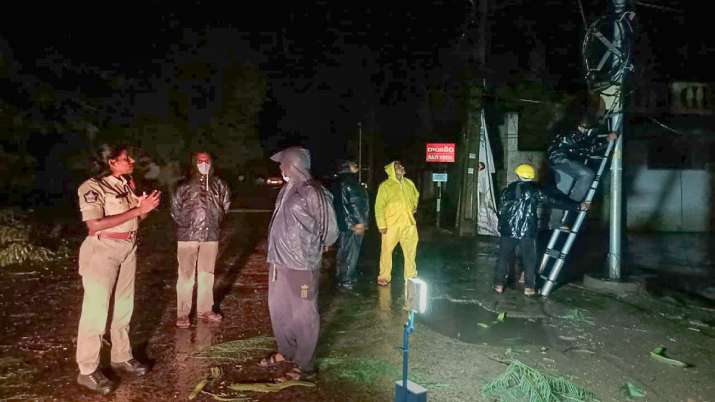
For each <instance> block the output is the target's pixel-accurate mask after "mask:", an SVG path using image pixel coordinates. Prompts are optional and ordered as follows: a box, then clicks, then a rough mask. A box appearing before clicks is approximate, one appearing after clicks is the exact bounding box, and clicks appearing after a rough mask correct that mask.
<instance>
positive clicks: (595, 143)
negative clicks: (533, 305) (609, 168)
mask: <svg viewBox="0 0 715 402" xmlns="http://www.w3.org/2000/svg"><path fill="white" fill-rule="evenodd" d="M599 99H600V98H599ZM601 105H602V104H600V103H599V104H598V106H601ZM577 106H579V111H578V114H577V115H578V116H580V118H579V119H578V123H577V124H576V127H573V126H572V127H571V128H569V127H568V126H566V127H565V128H561V129H560V130H559V131H557V133H556V136H555V137H554V140H553V142H552V144H551V146H549V149H548V151H547V156H548V160H549V163H550V165H551V168H552V169H553V171H554V172H555V175H556V187H557V189H559V191H561V192H563V193H564V194H566V195H568V196H569V197H570V198H571V199H572V200H574V201H576V202H584V203H587V204H590V203H591V201H592V200H593V197H594V195H595V194H596V190H597V189H598V184H599V182H600V180H601V175H602V174H603V172H604V170H605V168H606V165H607V163H608V159H609V156H610V155H611V151H612V149H613V145H614V143H615V142H614V140H615V139H616V138H617V135H616V133H614V132H607V131H606V130H604V129H603V128H602V127H600V126H598V125H597V124H596V123H597V122H598V121H599V120H600V118H599V117H601V116H599V114H600V113H599V112H598V109H601V108H600V107H598V108H597V107H594V106H593V104H592V102H591V99H588V98H587V99H585V100H581V101H579V103H578V104H577ZM562 127H563V126H562ZM594 161H599V162H600V163H599V164H598V168H597V169H596V170H595V171H594V169H593V168H592V167H591V165H592V164H593V162H594ZM586 213H587V211H579V212H578V213H576V214H574V213H573V212H571V213H569V211H563V212H562V213H561V214H560V219H558V217H559V215H558V213H557V211H553V212H552V224H551V226H552V228H553V229H554V232H553V233H552V235H551V238H550V240H549V243H548V245H547V247H546V252H545V253H544V256H543V258H542V260H541V266H540V267H539V273H543V272H544V271H545V270H546V268H547V266H548V265H549V262H550V261H552V260H553V261H554V264H553V266H552V268H551V271H550V273H549V276H548V278H545V279H546V283H545V284H544V286H543V288H542V289H541V294H542V295H543V296H548V294H549V293H550V292H551V290H552V289H553V287H554V285H555V280H556V278H557V277H558V275H559V272H560V271H561V268H562V267H563V264H564V261H565V259H566V256H567V255H568V253H569V251H570V249H571V246H572V245H573V242H574V240H575V239H576V235H577V234H578V232H579V230H580V228H581V225H582V224H583V221H584V219H585V218H586ZM574 215H575V216H574ZM555 217H556V219H557V220H558V221H557V222H558V223H556V224H554V222H555V219H554V218H555ZM562 234H564V235H566V238H565V239H563V237H562V236H561V235H562Z"/></svg>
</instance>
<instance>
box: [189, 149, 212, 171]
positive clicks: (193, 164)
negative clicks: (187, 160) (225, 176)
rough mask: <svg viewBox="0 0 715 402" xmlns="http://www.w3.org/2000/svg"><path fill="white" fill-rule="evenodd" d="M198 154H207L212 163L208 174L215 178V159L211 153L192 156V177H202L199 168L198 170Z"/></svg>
mask: <svg viewBox="0 0 715 402" xmlns="http://www.w3.org/2000/svg"><path fill="white" fill-rule="evenodd" d="M198 154H207V155H208V156H209V157H210V158H211V161H210V163H211V167H210V169H209V173H208V174H207V176H213V174H214V157H213V155H211V154H210V153H208V152H204V151H199V152H194V153H193V154H192V155H191V169H190V170H191V175H192V176H201V172H199V168H198V166H196V165H197V163H198V160H197V156H198Z"/></svg>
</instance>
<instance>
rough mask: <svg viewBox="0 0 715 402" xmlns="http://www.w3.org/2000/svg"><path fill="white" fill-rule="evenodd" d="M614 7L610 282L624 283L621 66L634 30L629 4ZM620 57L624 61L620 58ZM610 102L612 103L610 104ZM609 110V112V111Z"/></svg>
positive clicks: (607, 94) (617, 1)
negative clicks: (621, 280)
mask: <svg viewBox="0 0 715 402" xmlns="http://www.w3.org/2000/svg"><path fill="white" fill-rule="evenodd" d="M611 1H612V6H613V13H612V18H613V22H612V29H613V31H612V32H613V36H612V44H613V47H614V48H615V49H614V52H612V53H613V55H612V59H611V66H612V67H611V71H614V72H615V71H620V74H616V75H615V76H614V77H612V80H611V81H612V82H611V83H612V85H611V86H610V87H609V88H607V89H606V90H604V91H603V92H602V97H603V98H604V100H606V105H607V108H608V106H609V103H610V106H611V107H610V108H608V109H611V110H612V112H611V115H610V122H609V123H610V128H611V130H613V131H615V132H616V133H617V134H618V139H617V140H616V145H615V148H614V150H613V157H612V159H611V193H610V230H609V247H608V278H609V279H611V280H619V279H621V255H622V247H621V245H622V242H623V239H622V237H623V123H624V122H625V119H624V116H623V92H624V91H623V85H624V83H625V75H626V70H627V69H628V68H629V67H630V66H623V67H625V68H619V66H618V64H619V63H630V57H629V56H628V55H626V53H627V52H629V51H630V50H629V49H628V48H630V46H629V45H630V43H626V42H627V41H630V39H631V38H630V34H631V31H630V29H624V25H627V26H628V27H630V26H631V25H630V21H624V20H625V19H627V18H630V17H632V15H626V0H611ZM619 53H620V57H619V56H618V55H619ZM609 101H610V102H609ZM608 109H607V110H608Z"/></svg>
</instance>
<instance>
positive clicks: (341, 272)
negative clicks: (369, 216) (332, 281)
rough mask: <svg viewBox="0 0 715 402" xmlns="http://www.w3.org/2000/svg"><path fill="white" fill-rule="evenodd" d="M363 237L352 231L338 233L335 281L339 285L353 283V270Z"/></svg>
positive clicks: (358, 256)
mask: <svg viewBox="0 0 715 402" xmlns="http://www.w3.org/2000/svg"><path fill="white" fill-rule="evenodd" d="M363 238H364V235H361V234H357V233H355V232H353V231H352V230H344V231H342V232H340V239H339V240H338V241H339V244H338V252H337V255H336V263H335V265H336V266H337V280H338V283H339V284H351V283H352V282H354V281H355V274H356V272H355V268H356V267H357V263H358V259H359V258H360V248H361V247H362V240H363Z"/></svg>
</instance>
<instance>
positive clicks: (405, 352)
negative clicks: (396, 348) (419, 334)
mask: <svg viewBox="0 0 715 402" xmlns="http://www.w3.org/2000/svg"><path fill="white" fill-rule="evenodd" d="M414 320H415V312H414V311H410V312H409V313H407V322H406V323H405V328H404V331H403V332H402V392H403V393H402V400H403V401H404V402H406V401H407V395H408V392H407V369H408V367H409V362H408V361H409V355H410V354H409V350H410V346H409V345H410V333H411V332H412V331H413V330H414V329H415V327H414Z"/></svg>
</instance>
